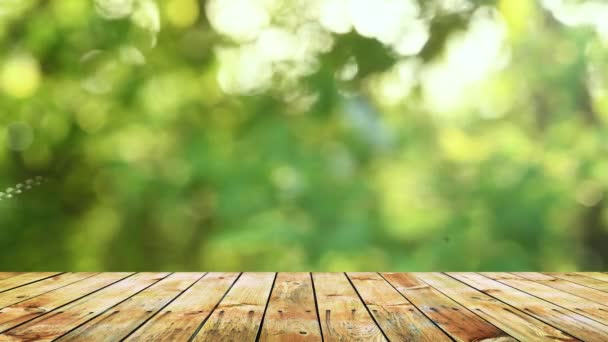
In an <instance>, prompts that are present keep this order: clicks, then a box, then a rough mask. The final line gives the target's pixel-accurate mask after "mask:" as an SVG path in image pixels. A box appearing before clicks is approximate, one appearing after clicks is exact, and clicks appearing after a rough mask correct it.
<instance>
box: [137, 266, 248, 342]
mask: <svg viewBox="0 0 608 342" xmlns="http://www.w3.org/2000/svg"><path fill="white" fill-rule="evenodd" d="M238 276H239V274H238V273H207V274H206V275H205V276H204V277H203V278H202V279H200V280H199V281H198V282H196V284H194V285H193V286H192V287H190V288H189V289H187V290H186V291H185V292H184V293H183V294H182V295H181V296H179V297H178V298H177V299H175V300H174V301H173V302H171V303H170V304H169V305H167V306H166V307H165V308H163V309H162V310H161V311H160V312H159V313H158V314H157V315H155V316H154V317H152V319H150V320H149V321H148V322H146V323H145V324H144V325H143V326H142V327H140V328H139V329H137V330H136V331H135V332H134V333H133V334H132V335H130V336H129V337H128V338H127V339H126V341H133V342H134V341H187V340H188V339H189V338H190V337H191V336H192V335H194V333H195V331H196V329H197V328H198V327H199V326H200V325H201V324H202V323H203V322H204V321H205V319H206V318H207V317H208V316H209V315H210V314H211V312H212V311H213V309H214V308H215V307H216V305H217V304H218V303H219V302H220V300H221V299H222V297H223V296H224V295H225V294H226V292H227V291H228V289H229V288H230V286H231V285H232V284H233V283H234V281H235V280H236V279H237V277H238Z"/></svg>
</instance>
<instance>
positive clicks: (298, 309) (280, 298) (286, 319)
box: [260, 273, 322, 342]
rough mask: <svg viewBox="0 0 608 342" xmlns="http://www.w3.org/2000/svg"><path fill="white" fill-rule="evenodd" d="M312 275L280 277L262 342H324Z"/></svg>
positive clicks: (277, 279) (301, 274)
mask: <svg viewBox="0 0 608 342" xmlns="http://www.w3.org/2000/svg"><path fill="white" fill-rule="evenodd" d="M321 340H322V338H321V328H320V326H319V320H318V317H317V309H316V306H315V298H314V294H313V288H312V279H311V277H310V273H279V274H278V275H277V278H276V281H275V284H274V288H273V289H272V294H271V296H270V300H269V302H268V308H267V310H266V316H265V318H264V325H263V326H262V333H261V335H260V341H294V342H295V341H321Z"/></svg>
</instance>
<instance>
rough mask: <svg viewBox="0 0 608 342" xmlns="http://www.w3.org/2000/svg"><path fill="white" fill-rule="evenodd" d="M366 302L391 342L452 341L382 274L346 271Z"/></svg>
mask: <svg viewBox="0 0 608 342" xmlns="http://www.w3.org/2000/svg"><path fill="white" fill-rule="evenodd" d="M347 276H348V277H349V278H350V280H351V282H352V283H353V285H354V287H355V289H356V290H357V292H358V293H359V295H360V296H361V298H362V299H363V302H364V303H365V305H366V306H367V307H368V309H369V310H370V312H371V314H372V316H373V317H374V318H375V319H376V322H377V323H378V325H380V328H382V331H384V334H385V335H386V337H388V339H389V340H391V341H429V342H430V341H451V339H450V338H449V337H448V336H447V335H446V334H445V333H444V332H443V331H442V330H441V329H439V328H438V327H437V326H436V325H435V324H434V323H433V322H432V321H431V320H429V319H428V318H427V317H426V316H424V315H423V314H422V313H421V312H420V311H419V310H418V309H417V308H416V307H415V306H414V305H413V304H412V303H410V302H409V301H408V300H407V299H405V298H404V297H403V296H402V295H401V294H399V292H397V290H395V289H394V288H393V287H392V286H391V285H390V284H389V283H387V282H386V280H384V278H382V277H381V276H380V275H379V274H377V273H372V272H357V273H347Z"/></svg>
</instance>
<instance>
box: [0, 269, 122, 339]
mask: <svg viewBox="0 0 608 342" xmlns="http://www.w3.org/2000/svg"><path fill="white" fill-rule="evenodd" d="M131 274H132V273H102V274H98V275H95V276H93V277H90V278H86V279H84V280H81V281H79V282H76V283H72V284H70V285H67V286H64V287H61V288H59V289H56V290H54V291H51V292H47V293H45V294H42V295H40V296H37V297H34V298H31V299H28V300H25V301H23V302H20V303H17V304H13V305H11V306H8V307H6V308H4V309H2V310H0V332H4V331H6V330H8V329H10V328H12V327H15V326H17V325H19V324H22V323H24V322H27V321H29V320H32V319H34V318H36V317H39V316H42V315H44V314H45V313H47V312H49V311H51V310H54V309H56V308H58V307H60V306H62V305H65V304H68V303H70V302H72V301H74V300H76V299H79V298H81V297H83V296H86V295H88V294H90V293H92V292H94V291H97V290H99V289H101V288H104V287H106V286H108V285H110V284H112V283H115V282H116V281H119V280H121V279H123V278H125V277H127V276H129V275H131Z"/></svg>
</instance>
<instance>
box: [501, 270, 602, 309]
mask: <svg viewBox="0 0 608 342" xmlns="http://www.w3.org/2000/svg"><path fill="white" fill-rule="evenodd" d="M513 274H515V275H517V276H519V277H522V278H525V279H529V280H533V281H535V282H537V283H539V284H543V285H546V286H549V287H552V288H554V289H558V290H560V291H564V292H568V293H570V294H573V295H575V296H578V297H581V298H585V299H589V300H591V301H594V302H596V303H598V304H604V305H606V304H608V293H607V292H603V291H600V290H596V289H593V288H590V287H587V286H583V285H579V284H576V283H573V282H570V281H567V280H564V279H559V278H555V277H552V276H549V275H546V274H542V273H535V272H515V273H513ZM607 309H608V308H607Z"/></svg>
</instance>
